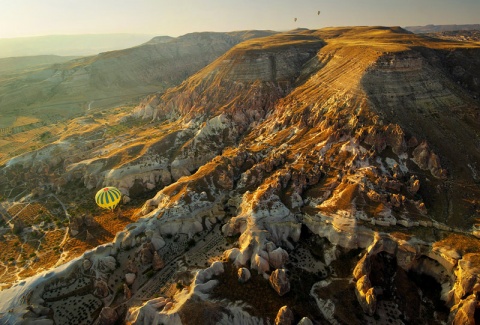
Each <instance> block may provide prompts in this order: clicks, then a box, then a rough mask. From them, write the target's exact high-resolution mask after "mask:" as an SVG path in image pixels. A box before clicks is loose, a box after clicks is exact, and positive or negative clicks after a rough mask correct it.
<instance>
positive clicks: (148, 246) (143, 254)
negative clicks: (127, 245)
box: [138, 242, 155, 265]
mask: <svg viewBox="0 0 480 325" xmlns="http://www.w3.org/2000/svg"><path fill="white" fill-rule="evenodd" d="M154 252H155V247H153V244H152V243H151V242H147V243H144V244H142V246H140V248H139V250H138V256H139V258H140V263H142V264H143V265H147V264H150V263H152V261H153V255H154Z"/></svg>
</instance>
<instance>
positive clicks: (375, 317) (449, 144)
mask: <svg viewBox="0 0 480 325" xmlns="http://www.w3.org/2000/svg"><path fill="white" fill-rule="evenodd" d="M260 34H261V35H260ZM232 35H233V36H231V37H234V36H235V35H237V34H235V33H232ZM238 35H243V36H241V37H240V38H242V40H241V41H240V40H238V42H233V41H228V42H227V43H228V44H231V46H230V47H229V48H228V49H226V48H225V47H222V49H223V50H224V53H222V54H219V55H218V57H217V58H216V59H214V60H213V61H212V62H208V63H207V62H206V61H208V60H206V61H205V62H204V64H203V65H202V67H198V68H195V69H196V70H195V73H193V72H192V73H191V74H189V73H183V77H186V76H187V75H188V77H186V78H184V79H183V81H181V78H180V75H179V76H178V78H177V79H175V80H176V82H175V85H174V86H173V87H170V88H168V89H167V88H165V89H164V90H162V91H159V92H157V93H153V94H150V95H148V96H147V97H146V98H144V99H143V100H142V101H141V102H139V103H138V104H137V105H135V106H134V107H127V108H116V109H112V110H110V111H108V113H104V114H102V115H98V114H96V115H95V114H94V113H93V112H92V113H88V112H86V113H85V114H84V115H82V116H80V117H75V118H73V119H72V120H70V121H69V123H68V124H65V127H64V129H63V131H62V132H60V133H59V135H58V136H57V137H56V138H53V139H52V141H50V142H49V143H48V144H46V145H45V146H43V147H41V148H39V149H36V150H33V151H29V152H25V153H23V154H20V155H18V156H15V157H13V158H11V159H8V160H7V161H5V163H4V165H3V166H2V168H1V173H0V184H1V186H2V193H3V194H2V209H0V214H2V218H3V220H2V223H3V224H0V225H1V226H2V228H1V229H2V230H1V231H2V235H1V236H2V238H1V241H2V242H3V246H2V248H4V251H7V250H8V247H15V244H14V243H15V242H18V243H19V244H17V247H21V249H22V250H26V249H27V248H26V244H27V243H30V241H35V242H36V243H39V244H38V245H41V244H42V243H43V242H42V240H45V241H46V239H47V238H52V239H51V241H52V242H53V241H55V243H56V244H51V245H50V246H55V247H56V248H55V249H53V250H52V254H53V253H54V252H55V253H58V254H59V255H61V258H59V259H56V260H54V261H52V262H51V263H50V264H49V265H48V267H47V266H41V261H42V259H43V258H44V256H43V255H41V254H38V253H37V256H32V257H31V259H28V258H26V256H23V257H22V258H16V257H15V258H13V259H12V260H10V261H8V262H6V261H2V265H0V272H3V276H2V279H7V278H8V281H4V282H3V283H1V284H0V285H1V286H2V291H0V301H1V304H0V307H1V308H0V320H2V321H3V322H5V323H7V324H9V323H15V322H23V323H24V324H115V323H128V324H152V323H154V324H161V323H163V324H165V323H166V324H210V323H212V324H213V323H218V324H270V323H275V324H316V323H329V324H366V323H369V324H373V323H380V324H416V323H424V322H426V320H428V321H429V322H430V323H432V324H444V323H454V324H475V323H476V322H479V321H480V294H479V292H480V277H479V276H478V274H479V271H480V219H479V213H480V186H479V177H480V176H479V173H480V170H479V164H480V141H479V140H480V138H479V136H480V134H479V130H480V119H479V118H480V116H479V112H480V111H479V109H480V77H479V76H480V55H479V54H480V44H479V43H478V42H468V41H462V42H460V41H452V40H441V39H433V38H431V37H426V36H421V35H415V34H412V33H410V32H408V31H406V30H404V29H402V28H400V27H344V28H324V29H319V30H306V29H297V30H293V31H289V32H282V33H273V32H272V33H270V32H265V33H264V34H262V33H259V32H257V33H255V35H256V36H255V37H249V36H248V35H250V34H248V33H247V32H242V33H240V32H239V33H238ZM238 35H237V36H238ZM259 36H262V37H259ZM188 37H191V38H193V39H194V40H195V42H193V43H195V44H197V43H198V44H200V43H201V40H202V37H211V36H208V35H207V36H205V35H190V36H188ZM219 42H220V43H222V44H223V42H225V40H224V39H223V37H222V38H221V40H220V41H219ZM234 43H235V44H234ZM131 51H133V50H131ZM186 51H187V50H186ZM192 51H193V50H192ZM104 56H109V57H111V58H115V57H117V53H116V52H112V53H107V54H104ZM120 65H121V63H120ZM182 67H183V66H182ZM167 68H172V67H171V66H163V65H161V64H159V65H158V66H156V67H152V69H159V70H162V69H167ZM174 68H175V70H176V71H177V72H178V71H180V72H178V73H179V74H182V73H181V71H183V70H181V69H177V67H174ZM187 68H188V64H187V65H186V67H185V69H187ZM191 69H193V67H192V68H191ZM197 70H198V71H197ZM118 71H119V73H120V71H123V72H122V73H125V72H124V70H120V69H118ZM162 71H164V70H162ZM189 71H190V70H189ZM152 73H153V72H152ZM167 74H168V73H165V75H167ZM126 75H129V74H128V73H126ZM168 75H170V74H168ZM173 75H174V76H175V74H173ZM98 78H99V80H103V79H102V78H103V77H102V75H101V74H99V75H98ZM112 78H113V77H112ZM172 78H174V77H172ZM113 80H119V79H118V78H116V77H115V78H113V79H112V80H106V79H105V84H106V85H110V84H112V83H114V81H113ZM151 86H152V87H158V84H151ZM104 186H115V187H117V188H118V189H120V191H122V193H123V202H122V204H121V206H120V210H118V211H117V212H112V213H106V212H102V211H100V209H99V208H97V207H95V206H94V203H93V202H92V201H93V196H94V194H95V192H96V191H97V190H98V189H100V188H102V187H104ZM52 202H53V203H52ZM35 204H37V206H36V207H37V208H35V209H33V210H32V212H31V214H32V215H31V216H30V218H35V219H36V218H41V220H43V221H42V222H43V225H44V228H41V227H39V226H36V225H35V224H34V223H32V222H31V221H28V220H26V219H25V220H23V221H22V220H21V217H22V213H24V215H26V214H25V213H26V212H22V211H27V210H28V208H29V207H30V208H32V207H34V206H35ZM62 204H63V205H62ZM39 205H41V208H40V207H39ZM40 209H42V211H43V212H42V215H43V217H42V216H39V215H36V213H37V212H36V211H39V210H40ZM45 214H50V217H49V219H50V222H49V221H47V219H46V217H45V216H44V215H45ZM102 218H105V219H106V220H109V222H112V223H113V222H116V224H118V228H121V227H123V226H124V227H125V228H123V229H117V228H115V230H109V231H110V233H109V234H107V232H106V230H107V228H108V227H107V225H106V224H105V223H102V222H103V221H102ZM52 220H55V222H57V223H55V222H52ZM99 227H100V228H103V229H105V231H104V233H100V232H98V228H99ZM96 229H97V230H96ZM13 230H15V231H13ZM54 232H58V233H59V235H57V237H53V233H54ZM98 234H103V239H102V238H100V236H99V235H98ZM32 236H33V237H32ZM96 236H97V237H96ZM18 238H22V240H19V239H18ZM42 238H44V239H42ZM49 240H50V239H49ZM22 241H23V243H22ZM72 241H77V242H85V243H86V242H88V243H90V246H88V250H87V251H81V250H76V251H74V250H69V248H68V247H69V246H68V243H71V242H72ZM93 243H95V244H96V245H93ZM0 244H1V243H0ZM30 245H32V244H30ZM81 247H87V246H81ZM35 258H37V260H35ZM20 259H23V260H27V259H28V263H24V264H23V265H22V264H21V263H20ZM23 262H25V261H23ZM42 267H43V268H44V269H43V270H42V269H41V268H42ZM22 268H23V269H22ZM28 269H30V270H34V272H33V273H34V274H31V273H28V272H25V274H26V275H25V276H23V275H22V272H23V271H25V270H28ZM27 275H28V276H27ZM2 281H3V280H2Z"/></svg>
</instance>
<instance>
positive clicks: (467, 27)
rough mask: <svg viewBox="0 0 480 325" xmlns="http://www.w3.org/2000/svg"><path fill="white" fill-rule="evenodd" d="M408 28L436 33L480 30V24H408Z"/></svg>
mask: <svg viewBox="0 0 480 325" xmlns="http://www.w3.org/2000/svg"><path fill="white" fill-rule="evenodd" d="M404 28H405V29H406V30H408V31H410V32H412V33H416V34H420V33H436V32H447V31H455V30H480V24H470V25H425V26H407V27H404Z"/></svg>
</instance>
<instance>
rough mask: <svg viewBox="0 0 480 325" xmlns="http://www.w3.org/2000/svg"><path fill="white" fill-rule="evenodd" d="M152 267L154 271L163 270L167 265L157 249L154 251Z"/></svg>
mask: <svg viewBox="0 0 480 325" xmlns="http://www.w3.org/2000/svg"><path fill="white" fill-rule="evenodd" d="M152 267H153V270H154V271H158V270H161V269H163V268H164V267H165V262H164V261H163V259H162V258H161V257H160V255H158V253H157V251H155V252H154V253H153V260H152Z"/></svg>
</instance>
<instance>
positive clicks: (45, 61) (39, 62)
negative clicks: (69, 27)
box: [0, 55, 78, 76]
mask: <svg viewBox="0 0 480 325" xmlns="http://www.w3.org/2000/svg"><path fill="white" fill-rule="evenodd" d="M77 58H78V57H76V56H58V55H38V56H23V57H11V58H3V59H0V76H4V75H9V74H17V73H22V72H27V71H29V70H33V69H41V68H46V67H48V66H51V65H52V64H56V63H63V62H66V61H70V60H73V59H77Z"/></svg>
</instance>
